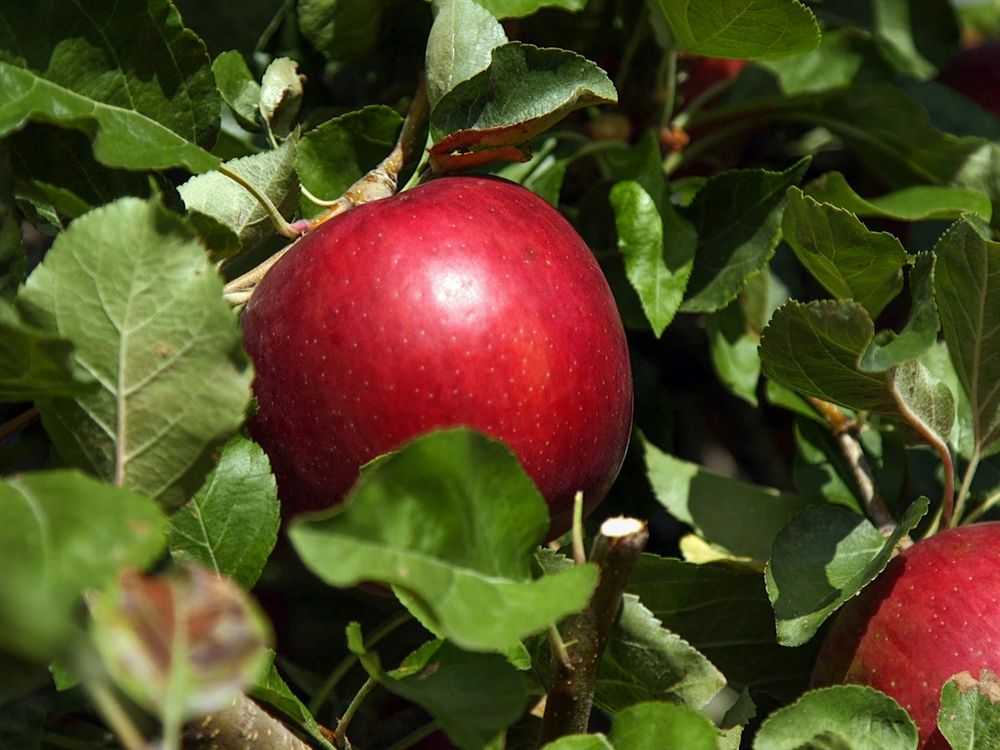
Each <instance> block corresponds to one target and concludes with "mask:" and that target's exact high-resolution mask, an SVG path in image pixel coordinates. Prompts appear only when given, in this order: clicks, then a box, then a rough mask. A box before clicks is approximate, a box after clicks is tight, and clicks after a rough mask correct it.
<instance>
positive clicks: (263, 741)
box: [186, 695, 310, 750]
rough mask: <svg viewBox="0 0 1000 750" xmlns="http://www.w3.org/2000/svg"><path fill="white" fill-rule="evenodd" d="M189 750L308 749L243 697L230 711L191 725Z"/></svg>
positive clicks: (283, 726) (262, 710)
mask: <svg viewBox="0 0 1000 750" xmlns="http://www.w3.org/2000/svg"><path fill="white" fill-rule="evenodd" d="M186 739H188V740H189V741H190V743H191V745H190V747H191V748H192V750H245V748H248V747H254V748H259V749H260V750H310V747H309V745H307V744H306V743H305V742H303V741H302V740H300V739H299V738H298V737H296V736H295V735H294V734H293V733H292V731H291V730H290V729H289V728H288V727H286V726H285V725H284V724H282V723H281V722H280V721H278V720H277V719H275V718H274V717H273V716H271V715H270V714H269V713H267V712H266V711H265V710H264V709H263V708H261V707H260V706H259V705H257V704H256V703H255V702H254V701H252V700H250V699H249V698H247V697H246V696H245V695H240V696H239V697H237V698H235V699H233V703H232V705H231V706H229V708H227V709H225V710H223V711H220V712H218V713H215V714H209V715H208V716H206V717H204V718H203V719H199V720H195V721H193V722H191V725H190V727H189V729H188V732H187V738H186Z"/></svg>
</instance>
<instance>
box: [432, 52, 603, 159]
mask: <svg viewBox="0 0 1000 750" xmlns="http://www.w3.org/2000/svg"><path fill="white" fill-rule="evenodd" d="M617 101H618V92H617V91H615V87H614V85H613V84H612V83H611V81H610V79H609V78H608V76H607V74H606V73H605V72H604V71H603V70H601V69H600V68H599V67H597V65H595V64H594V63H592V62H590V61H589V60H587V59H586V58H583V57H581V56H580V55H578V54H576V53H575V52H569V51H567V50H561V49H553V48H540V47H534V46H532V45H530V44H521V43H520V42H510V43H508V44H502V45H500V46H499V47H496V48H494V49H493V51H492V58H491V62H490V65H489V67H488V68H486V70H483V71H481V72H479V73H477V74H476V75H474V76H472V77H471V78H469V79H467V80H465V81H462V82H461V83H458V84H457V85H455V87H454V88H453V89H451V91H449V92H448V93H447V94H445V95H444V96H442V97H441V99H440V101H438V103H437V106H435V107H434V111H433V112H431V133H432V134H433V136H434V139H435V140H436V141H437V143H436V144H435V145H434V146H433V147H432V148H431V163H432V164H435V160H437V163H438V164H439V165H440V164H441V163H442V160H445V161H447V162H448V164H449V165H450V166H454V167H459V168H461V167H462V166H464V165H465V163H466V162H465V161H463V159H464V160H466V161H467V163H468V165H469V166H471V165H473V164H481V163H484V161H486V160H488V157H489V156H490V155H491V154H490V153H487V154H485V155H484V154H482V153H477V152H483V151H486V152H490V151H491V150H493V152H494V153H495V155H497V156H498V158H507V159H510V158H514V157H513V156H512V154H513V153H514V152H517V153H519V152H518V147H519V146H520V145H521V144H524V143H526V142H527V141H529V140H531V139H532V138H534V137H535V136H536V135H538V134H539V133H541V132H543V131H545V130H547V129H548V128H549V127H551V126H552V125H554V124H555V123H556V122H558V121H559V120H561V119H562V118H563V117H565V116H566V115H567V114H569V112H571V111H573V110H574V109H579V108H581V107H589V106H593V105H595V104H603V103H615V102H617ZM484 157H485V158H484ZM520 158H521V157H517V158H515V159H514V160H519V159H520Z"/></svg>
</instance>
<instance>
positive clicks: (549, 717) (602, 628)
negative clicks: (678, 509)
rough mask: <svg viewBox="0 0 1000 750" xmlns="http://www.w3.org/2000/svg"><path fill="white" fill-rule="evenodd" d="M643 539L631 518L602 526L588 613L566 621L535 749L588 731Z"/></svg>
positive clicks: (593, 557)
mask: <svg viewBox="0 0 1000 750" xmlns="http://www.w3.org/2000/svg"><path fill="white" fill-rule="evenodd" d="M648 539H649V531H648V530H647V529H646V524H645V523H643V522H642V521H639V520H637V519H635V518H609V519H608V520H607V521H605V522H604V523H603V524H601V528H600V531H599V532H598V534H597V537H596V538H595V539H594V546H593V551H592V553H591V556H590V559H591V562H592V563H594V564H596V565H597V567H598V569H599V570H600V580H599V581H598V583H597V589H596V590H595V591H594V595H593V596H592V597H591V599H590V603H589V604H588V605H587V608H586V609H584V610H583V611H582V612H580V613H579V614H577V615H574V616H572V617H570V618H569V619H568V620H567V621H566V626H565V628H564V632H563V639H564V641H565V642H566V643H568V644H569V646H568V647H567V651H568V655H569V664H568V665H566V664H563V663H562V662H560V661H559V660H558V659H553V660H552V664H551V666H550V677H549V691H548V696H547V699H546V705H545V716H544V717H543V718H542V730H541V734H540V736H539V739H538V746H539V747H543V746H544V745H546V744H547V743H549V742H552V741H553V740H556V739H558V738H560V737H564V736H566V735H569V734H582V733H585V732H586V731H587V725H588V723H589V719H590V711H591V708H592V706H593V704H594V686H595V684H596V682H597V670H598V667H599V666H600V663H601V659H602V657H603V656H604V649H605V647H606V646H607V643H608V635H609V634H610V632H611V628H612V626H613V625H614V622H615V618H616V617H617V616H618V611H619V608H620V607H621V601H622V593H623V592H624V591H625V587H626V585H627V584H628V579H629V576H630V575H631V574H632V568H633V567H635V563H636V560H638V559H639V555H640V554H641V553H642V551H643V549H645V547H646V541H647V540H648Z"/></svg>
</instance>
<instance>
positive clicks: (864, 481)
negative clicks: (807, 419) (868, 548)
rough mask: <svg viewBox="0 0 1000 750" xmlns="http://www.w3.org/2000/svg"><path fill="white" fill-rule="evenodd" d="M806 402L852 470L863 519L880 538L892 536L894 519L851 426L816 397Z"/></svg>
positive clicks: (836, 410)
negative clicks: (876, 530) (867, 521)
mask: <svg viewBox="0 0 1000 750" xmlns="http://www.w3.org/2000/svg"><path fill="white" fill-rule="evenodd" d="M806 400H807V401H808V402H809V403H810V404H811V405H812V407H813V408H814V409H815V410H816V411H817V412H818V413H819V414H820V416H822V417H823V419H825V420H826V422H827V424H828V425H829V426H830V431H831V432H832V433H833V436H834V438H835V439H836V441H837V445H838V447H839V448H840V452H841V454H842V455H843V456H844V459H845V460H846V461H847V465H848V466H849V467H850V469H851V475H852V476H853V477H854V483H855V485H856V486H857V488H858V496H859V499H860V500H861V505H862V507H863V508H864V511H865V515H867V516H868V518H869V520H871V522H872V523H873V524H875V526H876V527H878V530H879V531H880V532H882V533H883V534H889V533H891V532H892V530H893V529H894V528H896V519H894V518H893V517H892V514H891V513H890V512H889V508H888V507H886V504H885V500H883V499H882V494H881V493H880V492H879V491H878V485H876V484H875V478H874V472H872V469H871V466H869V465H868V459H867V458H866V457H865V452H864V450H863V449H862V448H861V443H860V442H859V441H858V439H857V436H856V435H855V434H854V425H853V423H852V422H851V421H850V420H849V419H848V418H847V417H846V416H845V414H844V412H842V411H841V410H840V408H839V407H837V406H836V405H834V404H831V403H830V402H829V401H824V400H823V399H819V398H816V397H815V396H806Z"/></svg>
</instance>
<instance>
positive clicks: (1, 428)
mask: <svg viewBox="0 0 1000 750" xmlns="http://www.w3.org/2000/svg"><path fill="white" fill-rule="evenodd" d="M36 419H38V409H36V408H35V407H34V406H32V407H31V408H30V409H28V410H26V411H23V412H21V413H20V414H18V415H17V416H16V417H12V418H11V419H8V420H7V421H6V422H4V423H3V424H0V443H2V442H3V441H4V440H6V439H7V438H9V437H10V436H11V435H13V434H14V433H16V432H20V431H21V430H23V429H24V428H25V427H27V426H28V425H30V424H31V423H32V422H34V421H35V420H36Z"/></svg>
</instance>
